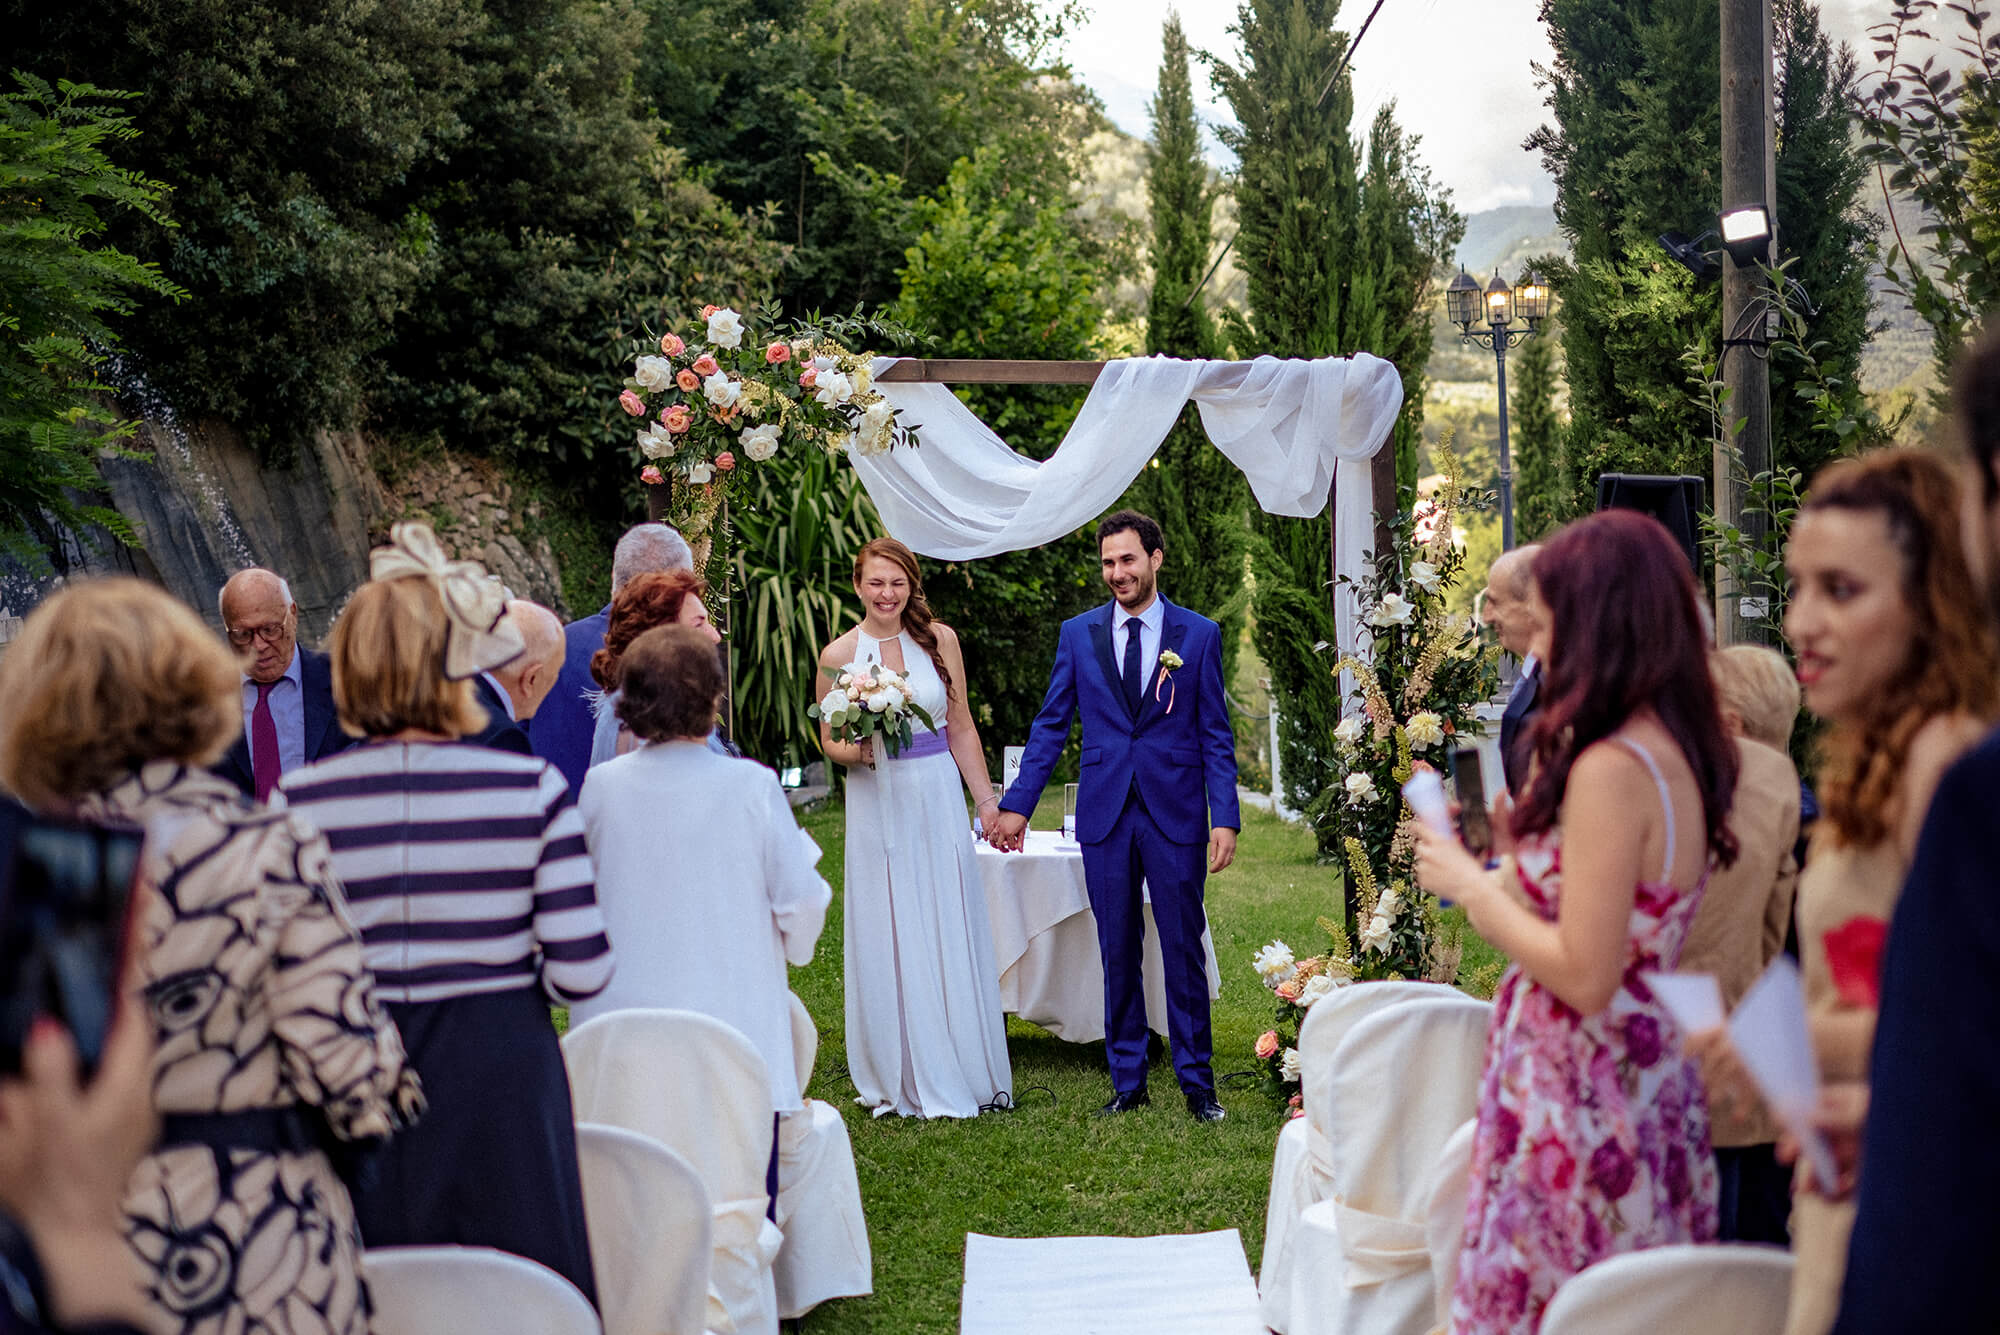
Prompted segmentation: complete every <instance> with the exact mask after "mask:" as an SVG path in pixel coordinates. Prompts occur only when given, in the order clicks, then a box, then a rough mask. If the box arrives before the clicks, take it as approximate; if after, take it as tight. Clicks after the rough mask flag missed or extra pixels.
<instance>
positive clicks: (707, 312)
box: [701, 306, 722, 320]
mask: <svg viewBox="0 0 2000 1335" xmlns="http://www.w3.org/2000/svg"><path fill="white" fill-rule="evenodd" d="M721 309H722V307H720V306H704V307H702V308H701V318H702V319H704V320H706V319H707V318H708V317H709V316H711V315H713V314H715V313H716V312H717V311H719V310H721Z"/></svg>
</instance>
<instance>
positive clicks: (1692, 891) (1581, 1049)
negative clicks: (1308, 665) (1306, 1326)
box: [1417, 510, 1738, 1335]
mask: <svg viewBox="0 0 2000 1335" xmlns="http://www.w3.org/2000/svg"><path fill="white" fill-rule="evenodd" d="M1533 583H1534V587H1533V591H1532V593H1531V594H1530V602H1531V603H1532V605H1533V610H1534V612H1535V614H1536V618H1537V630H1536V633H1535V638H1534V642H1533V644H1532V645H1531V646H1530V649H1531V652H1533V653H1534V655H1535V656H1536V658H1537V659H1539V660H1540V662H1541V671H1542V672H1543V673H1544V674H1545V675H1544V678H1543V682H1542V686H1541V689H1540V692H1539V695H1540V698H1541V701H1542V713H1541V717H1540V718H1539V719H1538V720H1537V721H1536V723H1535V726H1534V728H1533V730H1532V731H1531V733H1530V734H1529V746H1530V749H1531V753H1532V769H1531V776H1532V777H1531V778H1530V779H1529V781H1528V784H1527V786H1526V788H1525V789H1524V791H1523V793H1522V796H1521V801H1520V804H1519V806H1518V807H1516V808H1515V811H1514V816H1513V821H1512V825H1511V829H1510V830H1509V829H1502V830H1496V831H1495V834H1496V836H1498V837H1501V839H1502V841H1503V842H1505V843H1511V848H1504V849H1503V850H1502V852H1503V856H1502V857H1501V859H1500V866H1499V868H1498V870H1496V871H1491V872H1489V871H1487V870H1485V869H1484V868H1483V867H1482V866H1481V864H1480V863H1479V862H1478V861H1477V860H1476V859H1474V858H1473V857H1472V855H1471V854H1469V853H1468V852H1466V850H1465V848H1464V846H1463V845H1461V844H1460V843H1458V841H1457V840H1456V839H1452V838H1448V837H1445V836H1440V835H1437V834H1434V833H1431V832H1429V831H1427V830H1424V831H1423V832H1421V833H1420V834H1419V836H1418V861H1417V876H1418V880H1419V882H1420V884H1421V885H1422V886H1423V888H1424V889H1425V890H1427V891H1430V892H1432V893H1434V894H1437V895H1439V896H1441V897H1443V898H1447V899H1453V900H1457V901H1458V902H1460V903H1461V904H1463V905H1464V906H1465V910H1466V913H1467V915H1468V916H1469V917H1470V919H1471V921H1472V925H1473V927H1474V929H1475V930H1476V931H1478V932H1479V934H1480V935H1481V936H1483V937H1484V938H1485V939H1486V940H1488V941H1490V942H1492V943H1493V944H1494V946H1496V947H1497V948H1498V949H1500V950H1501V951H1503V952H1504V953H1505V954H1506V955H1507V956H1509V957H1510V958H1511V959H1512V960H1513V961H1514V964H1513V966H1512V967H1511V968H1510V969H1509V970H1508V972H1507V974H1506V976H1505V977H1504V978H1503V979H1502V980H1501V983H1500V987H1499V990H1498V991H1497V992H1496V993H1495V994H1494V1014H1493V1029H1492V1038H1491V1043H1490V1046H1489V1049H1488V1053H1487V1062H1486V1073H1485V1076H1484V1077H1483V1079H1482V1081H1481V1085H1480V1094H1479V1114H1478V1125H1477V1131H1476V1133H1475V1137H1474V1140H1473V1150H1472V1156H1473V1157H1472V1187H1471V1192H1470V1195H1469V1198H1468V1200H1467V1204H1466V1223H1465V1241H1464V1250H1463V1252H1462V1254H1461V1256H1460V1260H1459V1266H1458V1280H1457V1285H1456V1288H1455V1290H1454V1292H1453V1295H1452V1313H1451V1328H1452V1329H1453V1330H1464V1331H1478V1332H1481V1335H1492V1333H1493V1332H1532V1331H1534V1330H1536V1329H1538V1328H1539V1326H1540V1324H1541V1319H1542V1312H1543V1309H1544V1308H1545V1307H1546V1306H1547V1304H1548V1301H1549V1299H1550V1297H1552V1296H1553V1295H1554V1293H1555V1291H1556V1289H1557V1287H1558V1286H1560V1285H1561V1284H1562V1283H1563V1282H1564V1281H1565V1280H1567V1279H1568V1278H1570V1276H1572V1275H1574V1274H1576V1273H1577V1272H1578V1271H1579V1270H1582V1269H1583V1268H1584V1267H1586V1266H1589V1265H1591V1264H1594V1263H1595V1262H1597V1261H1601V1260H1603V1259H1605V1258H1606V1257H1609V1256H1614V1255H1618V1254H1620V1253H1624V1252H1630V1251H1637V1250H1640V1249H1642V1248H1646V1247H1657V1246H1662V1245H1666V1244H1669V1243H1688V1242H1707V1241H1711V1240H1712V1239H1713V1238H1714V1237H1715V1231H1716V1180H1715V1159H1714V1157H1713V1156H1712V1155H1711V1154H1710V1152H1709V1144H1708V1109H1707V1105H1706V1101H1705V1099H1704V1096H1703V1091H1702V1085H1701V1080H1700V1076H1699V1075H1698V1073H1697V1072H1696V1070H1695V1068H1694V1066H1693V1064H1692V1063H1691V1062H1689V1061H1688V1060H1686V1059H1685V1058H1683V1057H1682V1056H1681V1055H1680V1054H1679V1053H1678V1052H1677V1051H1676V1050H1675V1048H1674V1045H1673V1044H1672V1042H1671V1040H1670V1035H1671V1033H1672V1021H1671V1019H1670V1018H1669V1017H1668V1015H1667V1013H1666V1011H1665V1008H1664V1007H1662V1006H1661V1005H1660V1003H1659V1002H1658V1000H1657V999H1656V998H1655V997H1654V996H1653V994H1652V992H1651V990H1650V989H1648V988H1647V987H1646V985H1645V983H1644V981H1643V979H1642V978H1641V975H1642V974H1643V973H1644V972H1645V971H1647V970H1653V969H1671V968H1673V967H1674V966H1675V963H1676V961H1678V959H1679V958H1680V953H1681V944H1682V942H1683V940H1684V939H1685V938H1686V935H1687V930H1688V925H1689V923H1690V922H1691V921H1692V919H1693V917H1694V914H1695V909H1696V907H1697V906H1698V904H1699V902H1700V899H1701V894H1702V890H1703V887H1704V885H1705V883H1706V881H1707V879H1708V874H1709V869H1710V868H1711V867H1712V866H1715V865H1716V864H1718V863H1720V864H1722V865H1725V866H1726V865H1728V864H1729V863H1730V862H1731V861H1732V860H1733V859H1734V856H1735V852H1736V845H1735V840H1734V839H1733V838H1732V836H1731V835H1730V833H1729V830H1728V827H1727V818H1728V814H1729V809H1730V802H1731V799H1732V797H1733V795H1734V792H1735V789H1736V777H1737V763H1738V762H1737V752H1736V748H1735V747H1734V745H1732V743H1731V742H1730V739H1729V738H1728V737H1727V736H1726V735H1725V734H1724V732H1723V730H1722V719H1721V715H1720V713H1719V711H1718V710H1717V708H1716V703H1715V688H1714V685H1713V683H1712V682H1711V680H1710V678H1709V674H1708V668H1707V664H1706V662H1705V654H1706V649H1705V644H1704V641H1703V637H1702V630H1701V619H1700V615H1699V613H1698V611H1697V604H1698V603H1699V594H1698V593H1697V591H1696V588H1695V584H1694V579H1693V576H1692V574H1691V573H1690V571H1689V569H1688V564H1687V561H1686V560H1685V559H1684V557H1683V556H1682V554H1681V551H1680V548H1679V547H1678V546H1677V545H1676V543H1675V541H1674V539H1673V538H1672V537H1671V536H1670V535H1669V534H1668V532H1667V530H1666V529H1665V528H1663V527H1661V525H1660V524H1659V523H1658V522H1657V521H1655V520H1653V519H1651V518H1648V517H1646V516H1644V515H1640V514H1637V513H1635V512H1632V511H1626V510H1611V511H1605V512H1603V513H1600V514H1596V515H1592V516H1591V517H1590V518H1588V519H1584V520H1580V521H1578V522H1577V523H1574V524H1571V525H1569V526H1568V527H1567V528H1564V529H1562V530H1560V531H1559V532H1557V533H1556V534H1555V535H1554V536H1553V537H1551V538H1550V539H1548V540H1547V541H1546V542H1545V543H1544V544H1543V546H1542V550H1541V552H1540V553H1539V554H1538V555H1537V556H1536V558H1535V563H1534V581H1533ZM1606 588H1616V589H1617V590H1618V596H1617V597H1615V598H1608V597H1606V596H1605V594H1604V591H1605V589H1606ZM1420 829H1422V827H1420Z"/></svg>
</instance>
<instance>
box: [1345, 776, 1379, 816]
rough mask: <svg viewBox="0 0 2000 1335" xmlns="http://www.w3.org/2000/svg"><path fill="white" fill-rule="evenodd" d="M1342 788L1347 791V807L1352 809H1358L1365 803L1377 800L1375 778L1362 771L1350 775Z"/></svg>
mask: <svg viewBox="0 0 2000 1335" xmlns="http://www.w3.org/2000/svg"><path fill="white" fill-rule="evenodd" d="M1342 786H1343V787H1345V788H1346V789H1347V805H1349V806H1351V807H1358V806H1360V805H1361V804H1362V803H1363V802H1373V801H1374V800H1375V780H1374V777H1373V776H1371V775H1368V774H1364V773H1362V772H1361V771H1360V770H1356V771H1355V772H1354V773H1352V774H1350V775H1348V776H1347V781H1346V782H1345V784H1343V785H1342Z"/></svg>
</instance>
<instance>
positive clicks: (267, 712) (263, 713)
mask: <svg viewBox="0 0 2000 1335" xmlns="http://www.w3.org/2000/svg"><path fill="white" fill-rule="evenodd" d="M277 684H278V683H277V682H275V681H258V682H252V683H251V685H253V686H255V687H256V688H257V706H256V708H254V709H252V710H251V711H250V773H251V774H252V775H254V776H255V777H256V780H257V800H258V801H259V802H268V801H269V800H270V798H271V790H272V789H273V788H276V787H277V786H278V771H279V768H280V764H281V762H280V761H279V760H278V721H277V720H276V719H274V718H272V717H271V688H272V687H273V686H276V685H277Z"/></svg>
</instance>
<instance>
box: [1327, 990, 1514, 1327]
mask: <svg viewBox="0 0 2000 1335" xmlns="http://www.w3.org/2000/svg"><path fill="white" fill-rule="evenodd" d="M1321 1004H1324V1003H1321ZM1314 1009H1315V1010H1317V1009H1318V1007H1317V1006H1316V1007H1314ZM1491 1014H1492V1007H1491V1006H1490V1005H1488V1004H1487V1003H1486V1002H1483V1001H1475V1000H1474V999H1472V998H1471V997H1466V996H1462V995H1446V996H1438V997H1436V998H1434V999H1432V1000H1430V1001H1428V1002H1426V1003H1425V1004H1422V1005H1412V1006H1391V1007H1389V1008H1388V1009H1386V1010H1383V1011H1380V1012H1379V1013H1377V1014H1374V1015H1371V1016H1368V1017H1366V1018H1365V1019H1363V1020H1362V1021H1361V1022H1360V1023H1359V1024H1357V1025H1355V1026H1354V1028H1353V1030H1352V1032H1350V1033H1349V1034H1348V1035H1347V1037H1346V1038H1345V1039H1344V1040H1342V1042H1341V1044H1340V1047H1339V1048H1338V1049H1337V1050H1336V1051H1335V1053H1334V1056H1333V1076H1332V1080H1331V1082H1330V1087H1329V1089H1328V1094H1327V1104H1328V1107H1329V1110H1330V1119H1329V1135H1328V1140H1329V1142H1330V1146H1331V1150H1332V1174H1331V1176H1332V1185H1333V1194H1332V1196H1331V1198H1330V1199H1327V1200H1323V1201H1320V1202H1319V1203H1318V1204H1316V1205H1313V1206H1311V1207H1309V1208H1308V1209H1307V1210H1306V1211H1305V1213H1304V1214H1303V1215H1301V1216H1300V1217H1299V1222H1298V1225H1297V1227H1296V1229H1295V1230H1294V1234H1293V1240H1292V1257H1291V1284H1292V1301H1291V1312H1290V1317H1291V1335H1425V1332H1427V1331H1428V1330H1429V1329H1430V1325H1431V1315H1432V1312H1433V1309H1434V1301H1433V1298H1432V1294H1431V1268H1430V1252H1429V1250H1428V1247H1427V1245H1426V1241H1425V1237H1424V1216H1425V1211H1426V1209H1427V1208H1428V1206H1429V1203H1430V1202H1429V1197H1428V1195H1427V1190H1428V1188H1429V1186H1430V1184H1431V1179H1432V1177H1433V1175H1434V1171H1435V1166H1436V1164H1437V1161H1438V1157H1439V1155H1440V1154H1442V1153H1443V1150H1444V1146H1445V1142H1446V1141H1448V1140H1449V1139H1450V1138H1451V1136H1452V1133H1453V1132H1455V1131H1456V1130H1457V1129H1458V1128H1459V1126H1460V1125H1461V1124H1462V1123H1463V1122H1464V1121H1465V1120H1466V1119H1467V1118H1469V1117H1471V1116H1472V1115H1473V1113H1474V1111H1475V1109H1476V1106H1477V1103H1478V1093H1479V1077H1480V1073H1481V1071H1482V1069H1483V1068H1484V1066H1485V1063H1486V1031H1487V1027H1488V1025H1489V1023H1490V1019H1491ZM1385 1090H1396V1091H1398V1092H1399V1093H1400V1095H1401V1097H1399V1098H1394V1099H1385V1098H1384V1097H1383V1091H1385Z"/></svg>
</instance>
